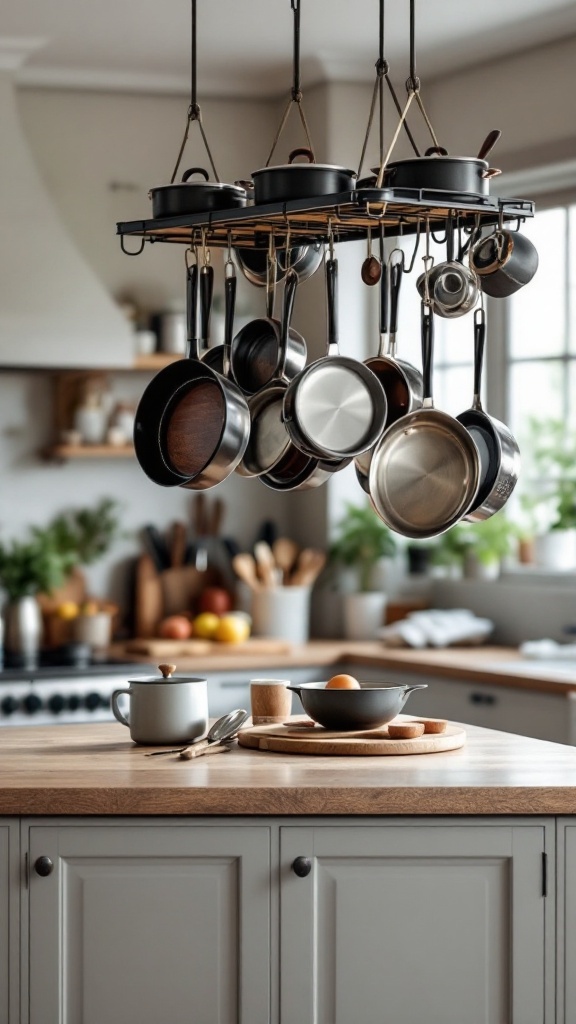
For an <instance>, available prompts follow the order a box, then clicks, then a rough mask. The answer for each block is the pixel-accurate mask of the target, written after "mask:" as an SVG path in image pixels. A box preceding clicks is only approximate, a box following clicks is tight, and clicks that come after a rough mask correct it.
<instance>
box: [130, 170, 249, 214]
mask: <svg viewBox="0 0 576 1024" xmlns="http://www.w3.org/2000/svg"><path fill="white" fill-rule="evenodd" d="M193 174H200V175H201V176H202V178H203V179H204V180H203V181H190V178H191V177H192V175H193ZM148 196H149V198H150V199H151V200H152V216H153V217H177V216H179V215H180V214H187V213H203V212H204V211H205V210H232V209H235V208H236V207H240V206H246V189H245V188H241V187H240V186H239V185H224V184H222V182H220V181H209V180H208V171H206V170H205V169H204V168H203V167H190V168H189V169H188V170H187V171H184V174H183V175H182V181H180V182H177V183H176V184H172V185H158V186H157V187H156V188H151V189H150V191H149V192H148Z"/></svg>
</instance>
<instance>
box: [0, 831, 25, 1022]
mask: <svg viewBox="0 0 576 1024" xmlns="http://www.w3.org/2000/svg"><path fill="white" fill-rule="evenodd" d="M19 869H20V858H19V843H18V822H17V821H13V822H8V821H6V822H4V821H0V1024H17V1021H18V1020H19V1012H18V1005H19V995H20V994H19V992H18V959H19V953H18V945H19V922H18V910H19V895H20V893H19V890H20V885H19V881H20V879H19Z"/></svg>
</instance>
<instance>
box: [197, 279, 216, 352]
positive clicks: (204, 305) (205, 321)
mask: <svg viewBox="0 0 576 1024" xmlns="http://www.w3.org/2000/svg"><path fill="white" fill-rule="evenodd" d="M213 288H214V268H213V267H211V266H210V264H207V263H205V264H204V266H202V267H201V268H200V351H205V350H206V349H207V348H208V341H209V339H210V312H211V309H212V290H213Z"/></svg>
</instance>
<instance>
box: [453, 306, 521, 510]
mask: <svg viewBox="0 0 576 1024" xmlns="http://www.w3.org/2000/svg"><path fill="white" fill-rule="evenodd" d="M485 338H486V318H485V314H484V310H483V309H477V310H476V312H475V314H474V398H473V401H472V408H471V409H467V410H466V411H465V412H462V413H460V415H459V416H457V417H456V418H457V420H458V421H459V422H460V423H462V424H463V425H464V426H465V427H466V429H467V430H468V431H469V433H470V434H471V436H472V438H473V439H474V441H475V443H476V446H477V448H478V451H479V452H480V464H481V470H480V486H479V487H478V493H477V495H476V498H475V500H474V502H473V504H472V506H471V508H470V509H469V511H468V513H467V514H466V516H465V517H464V518H465V519H466V520H467V522H471V523H479V522H482V521H483V520H485V519H489V518H490V516H493V515H494V513H495V512H499V511H500V509H501V508H502V507H503V506H504V505H505V504H506V502H507V501H508V498H509V497H510V495H511V494H512V491H513V490H514V488H515V486H516V483H517V480H518V473H519V472H520V449H519V447H518V444H517V442H516V439H515V438H514V437H513V435H512V434H511V432H510V431H509V429H508V427H507V426H506V425H505V424H504V423H501V422H500V420H497V419H496V418H495V417H494V416H488V414H487V413H485V412H484V410H483V409H482V403H481V400H480V392H481V388H482V364H483V359H484V341H485Z"/></svg>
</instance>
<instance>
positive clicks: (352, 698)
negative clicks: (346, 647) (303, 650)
mask: <svg viewBox="0 0 576 1024" xmlns="http://www.w3.org/2000/svg"><path fill="white" fill-rule="evenodd" d="M427 686H428V684H427V683H418V684H417V685H415V686H408V685H405V684H404V683H402V684H401V685H400V686H395V685H394V684H393V683H384V684H383V685H382V686H372V685H370V684H368V683H365V684H362V683H360V689H359V690H340V689H329V690H327V689H326V683H302V684H301V685H299V686H289V687H288V689H289V690H292V691H293V692H294V693H297V694H298V696H299V697H300V700H301V701H302V707H303V708H304V711H305V712H306V714H307V715H309V716H310V718H313V719H314V721H315V722H318V724H319V725H323V726H324V728H325V729H334V730H337V731H342V732H344V731H346V730H350V731H353V730H358V729H376V728H378V726H379V725H385V724H386V722H391V721H392V719H393V718H396V715H399V714H400V712H401V710H402V708H403V707H404V705H405V703H406V701H407V700H408V697H409V696H410V694H411V693H412V691H413V690H425V689H426V688H427Z"/></svg>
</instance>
